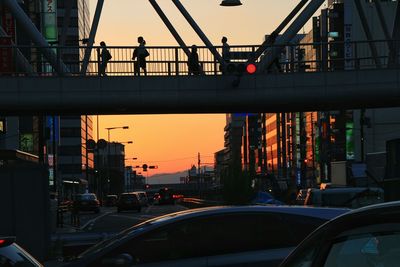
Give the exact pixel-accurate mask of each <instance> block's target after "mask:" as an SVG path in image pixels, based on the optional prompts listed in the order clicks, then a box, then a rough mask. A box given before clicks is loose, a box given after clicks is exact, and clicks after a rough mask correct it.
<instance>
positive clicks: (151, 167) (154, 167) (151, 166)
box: [149, 165, 158, 169]
mask: <svg viewBox="0 0 400 267" xmlns="http://www.w3.org/2000/svg"><path fill="white" fill-rule="evenodd" d="M149 169H158V166H156V165H150V166H149Z"/></svg>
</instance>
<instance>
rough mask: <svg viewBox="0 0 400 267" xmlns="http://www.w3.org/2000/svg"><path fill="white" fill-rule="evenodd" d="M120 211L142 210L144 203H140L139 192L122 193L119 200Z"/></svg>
mask: <svg viewBox="0 0 400 267" xmlns="http://www.w3.org/2000/svg"><path fill="white" fill-rule="evenodd" d="M117 207H118V212H121V211H124V210H137V212H140V211H141V210H142V204H141V203H140V198H139V194H137V193H132V192H131V193H122V194H121V195H120V196H119V198H118V202H117Z"/></svg>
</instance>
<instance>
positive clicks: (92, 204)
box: [73, 193, 100, 213]
mask: <svg viewBox="0 0 400 267" xmlns="http://www.w3.org/2000/svg"><path fill="white" fill-rule="evenodd" d="M73 208H74V209H75V210H77V211H94V212H95V213H99V212H100V202H99V200H98V199H97V196H96V194H93V193H86V194H79V195H76V197H75V201H74V204H73Z"/></svg>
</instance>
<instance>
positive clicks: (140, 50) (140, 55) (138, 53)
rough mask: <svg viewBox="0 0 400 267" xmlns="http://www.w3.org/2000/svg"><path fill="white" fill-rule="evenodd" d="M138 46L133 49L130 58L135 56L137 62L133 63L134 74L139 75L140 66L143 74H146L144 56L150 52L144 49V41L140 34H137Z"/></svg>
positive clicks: (133, 58)
mask: <svg viewBox="0 0 400 267" xmlns="http://www.w3.org/2000/svg"><path fill="white" fill-rule="evenodd" d="M137 41H138V43H139V46H138V47H137V48H136V49H135V50H134V51H133V55H132V60H135V58H137V62H136V63H135V65H134V72H135V75H137V76H140V69H141V68H142V69H143V71H144V75H145V76H146V75H147V69H146V57H148V56H149V55H150V54H149V52H148V51H147V49H146V46H145V45H146V41H145V40H144V39H143V37H142V36H139V37H138V39H137Z"/></svg>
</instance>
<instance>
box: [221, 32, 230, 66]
mask: <svg viewBox="0 0 400 267" xmlns="http://www.w3.org/2000/svg"><path fill="white" fill-rule="evenodd" d="M221 43H222V59H223V60H224V61H225V63H229V62H230V61H231V51H230V50H231V47H230V46H229V44H228V38H226V37H225V36H224V37H222V40H221Z"/></svg>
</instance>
